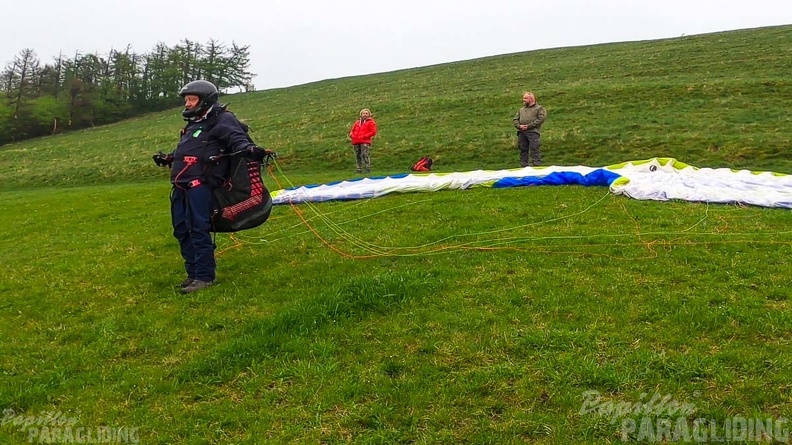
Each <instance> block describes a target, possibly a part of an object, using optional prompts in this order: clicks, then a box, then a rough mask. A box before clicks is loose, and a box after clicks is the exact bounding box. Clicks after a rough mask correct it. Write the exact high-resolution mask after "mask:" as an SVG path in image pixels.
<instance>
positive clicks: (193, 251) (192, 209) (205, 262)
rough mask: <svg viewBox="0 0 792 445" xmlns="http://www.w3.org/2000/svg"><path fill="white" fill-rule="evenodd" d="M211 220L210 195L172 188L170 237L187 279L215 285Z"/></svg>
mask: <svg viewBox="0 0 792 445" xmlns="http://www.w3.org/2000/svg"><path fill="white" fill-rule="evenodd" d="M211 218H212V192H211V190H210V189H209V187H206V186H205V185H199V186H198V187H192V188H180V187H173V190H172V191H171V221H172V222H173V236H174V237H176V239H177V240H179V248H180V249H181V256H182V258H184V268H185V269H186V270H187V276H188V277H190V278H195V279H196V280H201V281H214V279H215V257H214V249H215V246H214V243H213V242H212V235H211V233H210V232H209V229H210V228H211Z"/></svg>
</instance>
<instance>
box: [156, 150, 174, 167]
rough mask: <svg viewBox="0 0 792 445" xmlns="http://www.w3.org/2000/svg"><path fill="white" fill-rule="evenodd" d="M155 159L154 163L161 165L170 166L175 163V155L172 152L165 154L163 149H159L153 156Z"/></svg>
mask: <svg viewBox="0 0 792 445" xmlns="http://www.w3.org/2000/svg"><path fill="white" fill-rule="evenodd" d="M151 159H153V160H154V163H155V164H157V165H158V166H160V167H168V168H170V167H171V166H172V165H173V155H172V154H167V155H166V154H165V153H163V152H162V151H158V152H157V153H155V154H154V156H152V157H151Z"/></svg>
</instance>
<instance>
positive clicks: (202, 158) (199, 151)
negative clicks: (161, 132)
mask: <svg viewBox="0 0 792 445" xmlns="http://www.w3.org/2000/svg"><path fill="white" fill-rule="evenodd" d="M250 145H253V143H252V142H251V141H250V139H249V138H248V135H247V133H246V132H245V130H244V129H243V128H242V125H241V124H240V123H239V120H237V118H236V116H234V114H233V113H231V112H227V111H225V110H224V109H222V108H221V107H220V106H219V105H215V106H214V107H213V108H212V109H211V110H210V111H209V113H207V115H206V118H205V119H203V120H200V121H197V122H189V123H188V124H187V125H186V126H185V127H184V129H183V130H182V137H181V140H180V141H179V144H178V145H177V146H176V150H175V151H174V152H173V167H172V168H171V182H172V183H174V184H179V185H185V184H188V183H190V182H192V181H194V180H196V179H197V180H199V181H201V183H205V184H208V185H210V186H217V185H219V184H221V183H222V181H223V177H224V173H225V171H226V170H227V169H228V162H229V161H228V159H227V158H222V159H220V160H219V161H218V162H212V161H210V160H209V158H210V157H211V156H217V155H219V154H221V153H235V152H237V151H240V150H244V149H246V148H247V147H249V146H250Z"/></svg>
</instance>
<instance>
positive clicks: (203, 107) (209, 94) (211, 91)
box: [179, 80, 219, 120]
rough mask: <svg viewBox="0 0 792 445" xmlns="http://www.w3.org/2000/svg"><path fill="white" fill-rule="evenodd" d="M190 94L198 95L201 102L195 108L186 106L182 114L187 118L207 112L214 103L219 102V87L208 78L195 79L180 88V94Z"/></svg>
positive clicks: (182, 95)
mask: <svg viewBox="0 0 792 445" xmlns="http://www.w3.org/2000/svg"><path fill="white" fill-rule="evenodd" d="M188 94H192V95H195V96H198V97H199V98H200V99H201V102H200V103H199V104H198V105H197V106H195V107H193V108H185V109H184V111H182V116H183V117H184V118H185V119H188V120H189V119H194V118H196V117H199V116H202V115H203V114H204V113H206V111H207V110H209V108H211V107H212V105H214V104H216V103H217V99H218V96H219V94H218V92H217V87H216V86H214V84H213V83H212V82H208V81H206V80H194V81H192V82H190V83H188V84H186V85H184V86H183V87H182V88H181V90H179V96H181V97H184V96H187V95H188Z"/></svg>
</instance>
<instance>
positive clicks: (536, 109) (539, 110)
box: [513, 104, 547, 134]
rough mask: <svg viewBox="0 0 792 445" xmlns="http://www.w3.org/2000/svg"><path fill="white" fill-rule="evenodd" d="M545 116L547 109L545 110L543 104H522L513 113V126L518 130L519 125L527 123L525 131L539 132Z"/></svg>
mask: <svg viewBox="0 0 792 445" xmlns="http://www.w3.org/2000/svg"><path fill="white" fill-rule="evenodd" d="M546 118H547V110H545V108H544V107H543V106H541V105H539V104H533V105H531V106H528V105H524V106H523V107H522V108H520V109H519V110H518V111H517V114H516V115H514V119H513V122H514V128H516V129H518V130H519V129H520V125H528V129H527V130H525V131H532V132H534V133H540V134H541V131H542V124H543V123H544V121H545V119H546Z"/></svg>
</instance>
